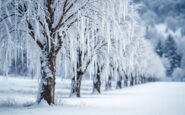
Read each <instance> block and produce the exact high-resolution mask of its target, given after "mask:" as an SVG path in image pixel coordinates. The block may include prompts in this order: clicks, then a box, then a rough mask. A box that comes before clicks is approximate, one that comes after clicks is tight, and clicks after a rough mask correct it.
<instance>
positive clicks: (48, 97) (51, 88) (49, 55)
mask: <svg viewBox="0 0 185 115" xmlns="http://www.w3.org/2000/svg"><path fill="white" fill-rule="evenodd" d="M55 72H56V54H55V52H52V51H51V52H49V51H47V50H45V51H42V56H41V81H40V87H39V88H40V89H39V93H38V98H37V102H38V103H40V102H41V100H42V99H44V100H45V101H46V102H47V103H48V104H49V105H51V104H54V97H55V95H54V94H55Z"/></svg>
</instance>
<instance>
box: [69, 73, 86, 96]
mask: <svg viewBox="0 0 185 115" xmlns="http://www.w3.org/2000/svg"><path fill="white" fill-rule="evenodd" d="M82 76H83V72H82V71H81V70H80V71H77V76H76V79H75V77H73V78H72V81H71V94H70V96H73V95H75V96H76V97H80V89H81V81H82Z"/></svg>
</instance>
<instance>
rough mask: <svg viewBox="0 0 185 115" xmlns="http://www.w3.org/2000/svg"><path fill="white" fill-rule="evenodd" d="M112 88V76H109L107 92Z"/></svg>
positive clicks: (106, 85)
mask: <svg viewBox="0 0 185 115" xmlns="http://www.w3.org/2000/svg"><path fill="white" fill-rule="evenodd" d="M111 86H112V76H111V75H109V77H108V81H107V83H106V84H105V90H110V89H111Z"/></svg>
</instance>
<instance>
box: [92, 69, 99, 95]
mask: <svg viewBox="0 0 185 115" xmlns="http://www.w3.org/2000/svg"><path fill="white" fill-rule="evenodd" d="M100 73H101V70H100V68H99V67H98V68H97V74H96V76H95V78H94V81H93V93H95V92H98V93H101V78H100Z"/></svg>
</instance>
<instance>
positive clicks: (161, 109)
mask: <svg viewBox="0 0 185 115" xmlns="http://www.w3.org/2000/svg"><path fill="white" fill-rule="evenodd" d="M37 87H38V82H37V80H30V79H24V78H8V79H7V80H6V79H4V78H2V77H0V115H74V114H75V115H185V83H180V82H156V83H147V84H143V85H138V86H134V87H130V88H124V89H121V90H111V91H103V93H102V94H101V95H94V94H93V95H92V94H91V91H92V82H90V81H83V84H82V97H81V98H68V94H69V92H70V90H69V89H70V82H69V81H66V80H63V81H61V80H60V79H58V80H57V85H56V103H57V105H53V106H46V105H44V104H43V105H34V106H27V105H29V104H30V103H33V102H34V101H35V99H36V94H37Z"/></svg>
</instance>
